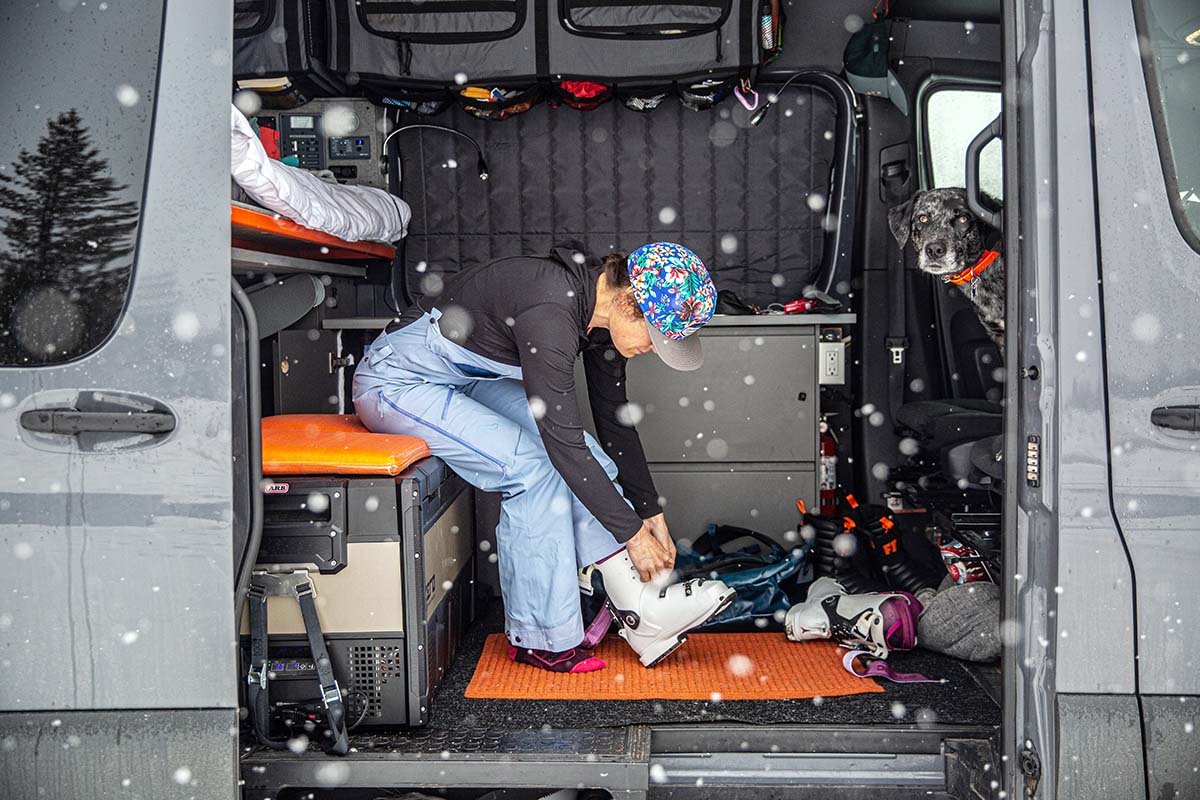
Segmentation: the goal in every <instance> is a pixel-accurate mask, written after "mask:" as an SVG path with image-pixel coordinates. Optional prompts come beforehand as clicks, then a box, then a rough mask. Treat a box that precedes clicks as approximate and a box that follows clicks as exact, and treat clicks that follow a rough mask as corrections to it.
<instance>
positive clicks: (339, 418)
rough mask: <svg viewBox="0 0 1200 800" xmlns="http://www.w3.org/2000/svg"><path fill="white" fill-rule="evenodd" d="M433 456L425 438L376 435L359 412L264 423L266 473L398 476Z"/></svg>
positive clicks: (270, 419) (297, 416)
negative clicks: (365, 425)
mask: <svg viewBox="0 0 1200 800" xmlns="http://www.w3.org/2000/svg"><path fill="white" fill-rule="evenodd" d="M428 455H429V447H428V446H427V445H426V444H425V441H424V440H423V439H418V438H417V437H415V436H400V435H393V434H389V433H371V432H370V431H369V430H367V429H366V428H365V427H364V426H363V424H362V422H360V421H359V419H358V417H357V416H356V415H354V414H280V415H279V416H274V417H264V418H263V421H262V462H263V465H262V468H263V475H266V476H268V477H275V476H281V475H399V474H400V473H401V472H403V471H404V470H406V469H408V468H409V467H410V466H412V465H413V464H415V463H416V462H418V461H420V460H421V459H422V458H425V457H426V456H428Z"/></svg>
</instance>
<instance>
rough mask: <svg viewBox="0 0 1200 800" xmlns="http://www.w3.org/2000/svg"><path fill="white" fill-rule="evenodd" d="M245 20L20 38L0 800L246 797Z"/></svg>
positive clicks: (3, 317)
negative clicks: (235, 540) (238, 107)
mask: <svg viewBox="0 0 1200 800" xmlns="http://www.w3.org/2000/svg"><path fill="white" fill-rule="evenodd" d="M233 5H234V4H232V3H189V2H170V3H165V4H164V2H163V0H129V1H128V2H120V3H115V2H114V3H111V4H110V3H97V2H92V3H78V2H52V3H40V4H23V5H22V6H21V10H20V12H19V13H18V12H17V11H16V10H15V7H14V10H12V11H11V13H6V14H5V15H4V17H5V19H4V21H3V23H0V74H3V75H4V79H3V81H0V102H2V105H3V107H4V108H5V109H6V112H7V113H6V115H5V129H6V135H5V136H3V137H0V254H2V258H0V463H3V464H4V469H3V471H2V472H0V552H2V553H3V555H4V558H3V564H4V571H3V577H0V587H3V592H2V593H0V594H2V596H3V599H0V664H2V666H3V678H4V679H3V680H2V681H0V742H2V743H3V747H2V748H0V797H11V798H18V797H41V796H45V797H63V798H66V797H89V796H90V797H115V796H119V795H122V794H123V793H124V792H129V793H130V794H129V796H131V797H132V796H135V795H136V796H142V797H154V798H186V797H196V798H232V797H234V796H236V792H237V789H236V772H235V756H236V753H235V748H236V736H235V735H234V734H233V733H231V729H234V728H235V727H236V725H237V688H236V684H235V681H236V675H235V669H236V662H235V648H234V638H235V631H234V618H233V617H234V615H233V565H232V563H231V562H232V558H231V527H232V522H233V520H232V517H233V512H232V500H231V490H232V486H231V466H230V457H231V446H230V416H231V414H230V361H229V346H230V321H229V303H230V301H229V298H230V274H229V246H230V245H229V194H228V192H229V177H228V168H229V139H228V133H226V131H225V127H224V120H225V119H226V118H227V117H228V114H229V110H228V109H229V105H228V104H229V97H228V95H229V86H230V80H231V79H230V61H231V58H230V56H231V31H232V27H233V20H232V13H233ZM123 787H126V788H123Z"/></svg>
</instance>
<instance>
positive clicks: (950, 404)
mask: <svg viewBox="0 0 1200 800" xmlns="http://www.w3.org/2000/svg"><path fill="white" fill-rule="evenodd" d="M896 423H897V425H898V426H899V427H900V428H901V429H903V430H904V431H905V432H907V433H909V434H910V435H911V436H912V437H913V438H915V439H916V440H917V442H918V444H920V446H921V449H922V450H924V451H926V452H931V453H941V452H943V451H945V450H947V449H948V448H951V447H954V446H955V445H958V444H962V443H963V442H974V441H978V440H980V439H988V438H991V437H992V436H998V435H999V434H1000V433H1001V431H1002V430H1003V428H1004V413H1003V409H1002V408H1001V406H1000V404H999V403H993V402H991V401H988V400H969V399H960V400H918V401H915V402H912V403H905V404H904V405H902V406H900V410H899V411H897V412H896Z"/></svg>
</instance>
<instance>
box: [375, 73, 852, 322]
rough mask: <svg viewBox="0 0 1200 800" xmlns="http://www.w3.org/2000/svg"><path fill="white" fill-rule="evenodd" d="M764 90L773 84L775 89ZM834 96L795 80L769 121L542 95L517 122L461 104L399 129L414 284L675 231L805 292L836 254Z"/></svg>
mask: <svg viewBox="0 0 1200 800" xmlns="http://www.w3.org/2000/svg"><path fill="white" fill-rule="evenodd" d="M763 100H764V101H765V96H764V98H763ZM835 116H836V114H835V105H834V103H833V100H832V99H831V98H830V97H829V96H828V95H826V94H825V93H824V92H823V91H822V90H820V89H816V88H813V87H807V86H800V87H792V88H789V89H788V90H787V91H786V93H785V94H784V96H783V97H781V98H780V100H779V102H778V103H777V104H776V106H775V107H774V108H772V109H771V111H770V112H769V113H768V114H767V115H766V117H765V118H764V119H763V121H762V123H761V124H760V125H759V126H757V127H751V126H749V124H748V122H747V119H748V117H749V112H747V111H746V110H745V109H744V108H742V106H741V105H739V104H738V102H737V101H736V100H734V99H732V98H731V99H728V100H726V101H725V102H724V103H722V104H721V105H719V106H718V107H717V108H715V109H711V110H709V111H703V112H696V111H692V110H689V109H687V108H685V107H683V106H681V105H680V104H679V103H678V101H676V100H674V99H671V100H668V101H667V102H666V103H664V104H663V106H662V107H660V108H658V109H656V110H654V111H652V112H650V113H638V112H635V111H631V110H629V109H627V108H625V107H624V106H623V105H621V104H620V103H618V102H610V103H608V104H606V105H604V106H601V107H600V108H598V109H595V110H592V111H576V110H574V109H571V108H568V107H566V106H562V107H559V108H552V107H550V106H549V105H546V104H543V105H539V106H536V107H534V108H533V109H531V110H530V111H528V112H526V113H524V114H521V115H518V116H515V117H512V118H510V119H508V120H505V121H502V122H486V121H481V120H477V119H474V118H473V117H470V116H469V115H467V114H464V113H462V112H460V111H458V110H453V111H451V112H448V113H446V114H443V115H440V116H438V117H433V118H421V119H412V118H407V119H402V120H401V124H404V123H406V122H426V121H427V122H433V123H438V124H443V125H447V126H449V127H453V128H456V129H458V130H461V131H463V132H465V133H468V134H470V135H471V136H473V137H475V139H476V140H477V141H479V143H480V144H481V145H482V146H483V148H484V152H485V154H486V157H487V164H488V170H489V173H490V175H489V179H488V180H487V181H480V180H479V178H478V175H477V173H476V170H475V162H476V157H475V152H474V150H473V149H472V148H471V146H470V145H469V143H467V142H465V141H463V140H462V139H460V138H459V137H456V136H452V135H450V134H448V133H445V132H443V131H436V130H434V131H430V130H413V131H406V132H403V133H401V134H399V135H398V137H397V139H398V144H399V147H400V152H401V159H402V194H403V196H404V199H405V200H406V201H407V202H409V203H410V204H411V206H412V211H413V218H412V224H411V228H410V232H409V235H408V238H407V239H406V240H405V245H404V249H405V264H406V269H407V270H408V279H409V286H410V287H412V291H413V292H414V293H415V294H421V293H422V291H421V286H422V282H423V281H428V280H429V276H430V275H439V276H444V275H447V274H450V273H453V272H456V271H457V270H459V269H461V268H463V267H468V266H472V265H474V264H477V263H481V262H487V261H490V260H493V259H496V258H501V257H504V256H512V255H519V254H543V253H546V252H548V251H549V248H550V247H551V245H552V244H554V243H556V242H562V241H571V240H573V241H576V242H578V243H580V244H581V245H582V247H583V248H584V249H585V250H586V251H587V252H588V253H589V254H590V255H592V256H594V257H596V258H599V257H600V256H602V255H604V254H606V253H609V252H612V251H614V250H615V251H619V252H628V251H629V250H631V249H633V248H636V247H637V246H639V245H641V244H645V243H646V242H651V241H662V240H666V241H675V242H679V243H681V244H683V245H685V246H687V247H689V248H691V249H692V250H694V251H695V252H696V253H697V254H699V255H700V257H701V258H702V259H703V260H704V262H705V263H706V264H707V265H708V266H709V269H710V271H711V273H712V275H713V279H714V280H715V281H716V284H717V287H718V289H732V290H734V291H735V292H737V293H738V295H739V296H741V297H742V298H743V299H745V300H748V301H750V302H754V303H758V304H760V305H765V304H767V303H771V302H786V301H788V300H792V299H794V298H796V297H798V296H799V295H800V292H801V290H802V289H803V287H804V285H805V283H806V282H807V280H808V279H809V277H810V276H811V275H812V274H813V272H814V271H815V270H816V269H817V267H818V266H819V265H820V263H821V257H822V249H823V247H822V246H823V236H824V231H823V227H822V225H823V220H824V218H825V205H826V196H827V193H828V191H829V178H830V169H831V166H832V165H833V159H834V158H835V148H834V134H833V131H834V123H835Z"/></svg>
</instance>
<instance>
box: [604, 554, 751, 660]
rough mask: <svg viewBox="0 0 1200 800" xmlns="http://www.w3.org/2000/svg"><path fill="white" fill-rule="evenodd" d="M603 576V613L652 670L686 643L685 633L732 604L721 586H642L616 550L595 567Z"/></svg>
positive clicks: (695, 582)
mask: <svg viewBox="0 0 1200 800" xmlns="http://www.w3.org/2000/svg"><path fill="white" fill-rule="evenodd" d="M597 569H599V570H600V574H601V575H603V576H604V591H605V593H606V594H607V595H608V610H609V612H611V613H612V615H613V619H615V620H616V621H617V624H618V625H619V626H620V635H621V638H622V639H624V640H625V641H626V642H628V643H629V646H630V647H632V648H633V649H634V651H635V652H637V654H638V658H639V659H640V660H641V662H642V664H643V666H646V667H653V666H654V665H655V664H657V663H658V662H660V661H662V660H663V659H664V658H666V657H667V656H669V655H671V653H673V652H674V651H675V649H676V648H677V647H679V646H680V645H681V644H683V643H684V642H685V641H686V640H687V632H688V631H690V630H692V629H693V628H697V627H699V626H701V625H703V624H704V623H706V622H708V621H709V620H710V619H712V618H713V617H715V616H716V615H717V614H720V613H721V612H722V611H724V610H725V609H726V608H728V607H729V604H730V603H731V602H733V596H734V594H735V592H734V590H733V589H731V588H730V587H729V586H727V585H726V584H725V583H724V582H723V581H718V580H710V579H708V578H692V579H691V580H687V581H684V582H683V583H676V584H672V585H670V586H665V585H663V584H662V583H660V582H659V581H651V582H650V583H642V579H641V578H640V577H639V576H638V571H637V568H636V567H634V566H633V562H632V561H630V559H629V554H628V553H626V552H625V551H621V553H620V554H618V555H615V556H613V557H611V558H609V559H608V560H607V561H605V562H604V563H603V564H600V565H598V566H597Z"/></svg>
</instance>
